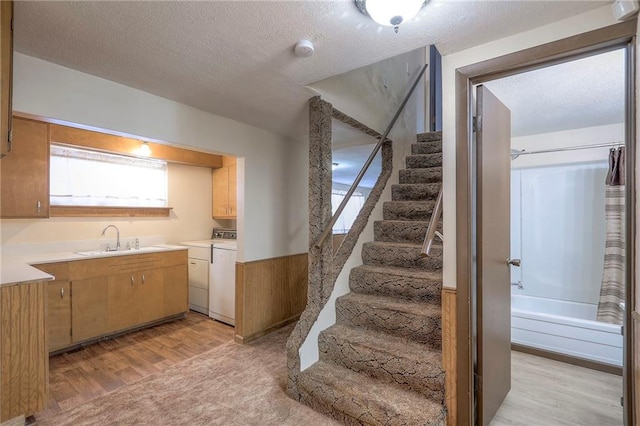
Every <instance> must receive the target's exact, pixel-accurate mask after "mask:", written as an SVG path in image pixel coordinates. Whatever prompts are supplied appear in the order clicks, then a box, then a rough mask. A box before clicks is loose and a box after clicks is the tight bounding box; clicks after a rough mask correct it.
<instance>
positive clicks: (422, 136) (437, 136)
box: [416, 132, 442, 143]
mask: <svg viewBox="0 0 640 426" xmlns="http://www.w3.org/2000/svg"><path fill="white" fill-rule="evenodd" d="M416 140H417V141H418V143H424V142H433V141H440V142H442V132H428V133H419V134H417V135H416Z"/></svg>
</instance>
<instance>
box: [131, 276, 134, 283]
mask: <svg viewBox="0 0 640 426" xmlns="http://www.w3.org/2000/svg"><path fill="white" fill-rule="evenodd" d="M133 282H134V279H133V275H131V285H133Z"/></svg>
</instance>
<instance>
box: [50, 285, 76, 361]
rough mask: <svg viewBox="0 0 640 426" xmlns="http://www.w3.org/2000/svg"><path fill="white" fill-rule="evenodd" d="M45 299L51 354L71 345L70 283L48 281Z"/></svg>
mask: <svg viewBox="0 0 640 426" xmlns="http://www.w3.org/2000/svg"><path fill="white" fill-rule="evenodd" d="M47 299H48V303H47V308H48V311H47V333H48V336H49V352H53V351H55V350H58V349H62V348H64V347H67V346H69V345H71V282H69V281H50V282H49V283H48V285H47Z"/></svg>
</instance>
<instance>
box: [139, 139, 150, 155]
mask: <svg viewBox="0 0 640 426" xmlns="http://www.w3.org/2000/svg"><path fill="white" fill-rule="evenodd" d="M136 154H138V155H140V156H142V157H148V156H150V155H151V147H150V146H149V144H148V143H147V142H142V144H141V145H140V147H139V148H138V149H136Z"/></svg>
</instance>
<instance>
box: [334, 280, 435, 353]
mask: <svg viewBox="0 0 640 426" xmlns="http://www.w3.org/2000/svg"><path fill="white" fill-rule="evenodd" d="M441 316H442V312H441V307H440V305H436V304H432V303H424V302H414V301H411V300H402V299H395V298H391V297H386V296H378V295H373V294H362V293H347V294H345V295H344V296H341V297H339V298H338V299H337V300H336V323H339V324H345V325H350V326H352V327H362V328H366V329H369V330H375V331H378V332H381V333H386V334H389V335H392V336H397V337H405V338H409V339H412V340H413V341H415V342H419V343H424V344H426V345H428V346H429V347H431V348H433V349H437V350H439V349H441V348H442V326H441V322H442V321H441Z"/></svg>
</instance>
